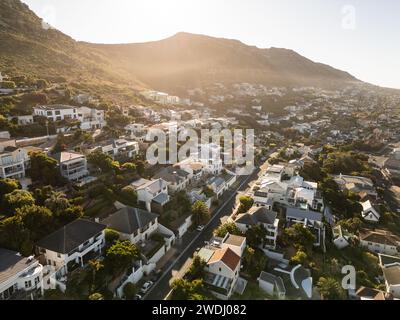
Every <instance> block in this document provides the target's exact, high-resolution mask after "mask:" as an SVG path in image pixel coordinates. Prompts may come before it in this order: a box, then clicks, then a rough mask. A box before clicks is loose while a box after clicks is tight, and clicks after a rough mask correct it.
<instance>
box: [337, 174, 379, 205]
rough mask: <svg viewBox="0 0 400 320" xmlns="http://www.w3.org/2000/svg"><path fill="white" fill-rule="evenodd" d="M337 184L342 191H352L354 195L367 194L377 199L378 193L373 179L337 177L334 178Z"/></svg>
mask: <svg viewBox="0 0 400 320" xmlns="http://www.w3.org/2000/svg"><path fill="white" fill-rule="evenodd" d="M334 180H335V182H336V183H337V184H338V185H339V187H340V189H341V190H347V191H352V192H354V193H357V194H358V193H361V192H365V193H366V194H368V195H370V196H372V197H373V198H375V199H376V197H377V196H378V193H377V191H376V189H375V187H374V183H373V182H372V180H371V179H369V178H365V177H357V176H347V175H343V174H340V175H337V176H334Z"/></svg>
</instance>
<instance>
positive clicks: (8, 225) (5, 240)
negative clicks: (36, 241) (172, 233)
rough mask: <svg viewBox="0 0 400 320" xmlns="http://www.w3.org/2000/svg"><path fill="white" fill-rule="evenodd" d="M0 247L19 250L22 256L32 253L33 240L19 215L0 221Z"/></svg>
mask: <svg viewBox="0 0 400 320" xmlns="http://www.w3.org/2000/svg"><path fill="white" fill-rule="evenodd" d="M0 247H3V248H7V249H10V250H14V251H18V252H21V254H22V255H24V256H29V255H30V254H31V253H32V251H33V242H32V240H31V239H30V235H29V230H27V229H26V228H25V226H24V223H23V222H22V218H21V216H13V217H10V218H7V219H3V220H1V221H0Z"/></svg>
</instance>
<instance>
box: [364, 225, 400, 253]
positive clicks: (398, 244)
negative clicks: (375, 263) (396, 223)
mask: <svg viewBox="0 0 400 320" xmlns="http://www.w3.org/2000/svg"><path fill="white" fill-rule="evenodd" d="M359 240H360V246H361V247H363V248H366V249H367V250H369V251H372V252H375V253H384V254H388V255H397V254H399V248H400V237H399V236H397V235H394V234H393V233H391V232H390V231H386V230H378V229H376V230H368V229H363V230H361V231H360V234H359Z"/></svg>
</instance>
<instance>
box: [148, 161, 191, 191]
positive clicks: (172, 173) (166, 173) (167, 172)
mask: <svg viewBox="0 0 400 320" xmlns="http://www.w3.org/2000/svg"><path fill="white" fill-rule="evenodd" d="M189 177H190V174H189V173H188V172H187V171H185V170H182V169H179V168H176V167H172V166H169V167H166V168H162V169H160V170H159V171H158V172H157V173H156V174H155V175H154V177H153V179H163V180H164V181H166V182H167V183H168V188H169V190H170V191H171V192H179V191H182V190H185V189H186V188H187V187H188V185H189V183H190V178H189Z"/></svg>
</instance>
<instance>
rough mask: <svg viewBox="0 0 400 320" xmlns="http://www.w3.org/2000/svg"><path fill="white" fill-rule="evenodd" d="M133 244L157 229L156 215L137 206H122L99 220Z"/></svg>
mask: <svg viewBox="0 0 400 320" xmlns="http://www.w3.org/2000/svg"><path fill="white" fill-rule="evenodd" d="M101 223H103V224H105V225H107V227H109V228H111V229H114V230H116V231H118V232H119V233H120V235H121V238H122V239H126V240H129V241H130V242H131V243H133V244H138V243H139V242H142V241H146V240H147V239H149V238H150V236H151V235H152V234H153V233H154V232H156V231H157V229H158V215H157V214H155V213H152V212H149V211H145V210H142V209H138V208H132V207H124V208H122V209H120V210H118V211H117V212H115V213H113V214H112V215H110V216H109V217H107V218H105V219H104V220H102V221H101Z"/></svg>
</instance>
